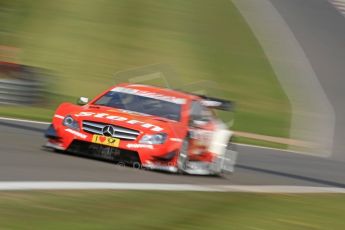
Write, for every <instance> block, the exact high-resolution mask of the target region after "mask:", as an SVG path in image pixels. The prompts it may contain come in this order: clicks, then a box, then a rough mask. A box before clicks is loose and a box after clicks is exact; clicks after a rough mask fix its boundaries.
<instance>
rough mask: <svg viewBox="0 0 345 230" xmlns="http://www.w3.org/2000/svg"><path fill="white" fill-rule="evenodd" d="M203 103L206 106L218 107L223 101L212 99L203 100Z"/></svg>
mask: <svg viewBox="0 0 345 230" xmlns="http://www.w3.org/2000/svg"><path fill="white" fill-rule="evenodd" d="M201 104H203V105H204V106H206V107H217V106H221V105H222V103H221V102H219V101H210V100H202V101H201Z"/></svg>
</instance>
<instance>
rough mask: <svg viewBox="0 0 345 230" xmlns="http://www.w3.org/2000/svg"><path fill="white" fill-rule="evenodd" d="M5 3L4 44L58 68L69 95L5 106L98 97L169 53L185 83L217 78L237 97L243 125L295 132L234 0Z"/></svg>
mask: <svg viewBox="0 0 345 230" xmlns="http://www.w3.org/2000/svg"><path fill="white" fill-rule="evenodd" d="M0 9H1V10H0V44H2V45H7V46H14V47H20V48H21V50H22V52H21V54H20V61H21V62H22V63H24V64H28V65H33V66H39V67H43V68H46V69H49V70H52V71H55V72H56V73H57V74H56V75H57V77H56V78H55V80H54V82H53V85H54V88H53V89H52V91H53V93H54V94H56V95H60V96H61V97H60V96H57V98H56V99H55V100H53V101H52V102H51V103H50V104H49V105H48V106H47V105H44V106H40V107H41V108H37V107H33V108H16V107H0V115H2V116H16V117H24V118H32V119H43V120H49V119H50V118H51V116H52V114H53V110H54V109H55V107H56V106H57V105H58V102H59V101H62V100H61V98H63V99H64V98H69V100H71V101H73V102H74V101H75V99H73V100H72V98H76V97H78V96H88V97H93V96H95V95H97V94H98V93H100V92H102V91H103V90H105V89H106V88H108V87H109V86H110V85H112V84H114V78H113V75H114V73H115V72H117V71H122V70H127V69H131V68H134V67H138V66H145V65H149V64H153V63H165V64H168V65H170V66H171V67H172V68H173V69H175V70H176V72H177V73H178V75H179V76H180V78H182V79H183V81H184V82H185V83H191V82H193V81H195V80H200V79H208V80H212V81H216V82H218V83H219V84H220V86H221V87H222V89H224V92H225V93H224V95H223V96H224V97H226V98H229V99H232V100H235V101H236V102H237V105H238V106H237V114H236V122H235V126H234V129H236V130H241V131H246V132H254V133H260V134H265V135H272V136H281V137H287V136H288V130H289V124H290V107H289V103H288V100H287V97H286V95H285V94H284V92H283V90H282V89H281V87H280V85H279V83H278V81H277V80H276V78H275V75H274V73H273V71H272V69H271V67H270V65H269V63H268V62H267V59H266V57H265V55H264V53H263V51H262V50H261V48H260V46H259V44H258V42H257V41H256V39H255V37H254V36H253V34H252V32H251V31H250V29H249V28H248V26H247V25H246V23H245V21H244V20H243V19H242V17H241V15H240V14H239V13H238V11H237V10H236V8H235V7H234V5H233V4H232V2H231V1H229V0H217V1H200V0H191V1H184V0H171V1H163V0H145V1H142V0H130V1H128V0H117V1H112V0H97V1H92V0H73V1H69V0H56V1H46V0H32V1H26V0H2V1H1V2H0ZM169 81H171V82H174V79H169ZM206 91H207V89H206ZM42 107H44V108H42Z"/></svg>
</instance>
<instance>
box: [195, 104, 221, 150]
mask: <svg viewBox="0 0 345 230" xmlns="http://www.w3.org/2000/svg"><path fill="white" fill-rule="evenodd" d="M214 121H215V118H214V114H213V112H212V110H210V109H209V108H207V107H205V106H204V105H202V104H201V102H200V101H193V102H192V104H191V108H190V118H189V134H190V135H189V136H190V140H189V142H190V143H189V153H190V154H191V155H200V154H202V153H204V152H205V151H206V150H207V148H208V146H209V144H210V141H211V138H212V133H213V131H214V129H215V124H214Z"/></svg>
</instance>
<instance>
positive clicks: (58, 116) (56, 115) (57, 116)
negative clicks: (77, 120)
mask: <svg viewBox="0 0 345 230" xmlns="http://www.w3.org/2000/svg"><path fill="white" fill-rule="evenodd" d="M54 117H56V118H59V119H64V118H65V117H64V116H61V115H58V114H55V115H54Z"/></svg>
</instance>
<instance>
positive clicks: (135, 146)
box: [127, 144, 153, 149]
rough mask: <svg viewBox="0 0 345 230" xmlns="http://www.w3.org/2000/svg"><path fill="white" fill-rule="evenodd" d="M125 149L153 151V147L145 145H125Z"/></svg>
mask: <svg viewBox="0 0 345 230" xmlns="http://www.w3.org/2000/svg"><path fill="white" fill-rule="evenodd" d="M127 148H132V149H153V145H147V144H127Z"/></svg>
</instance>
